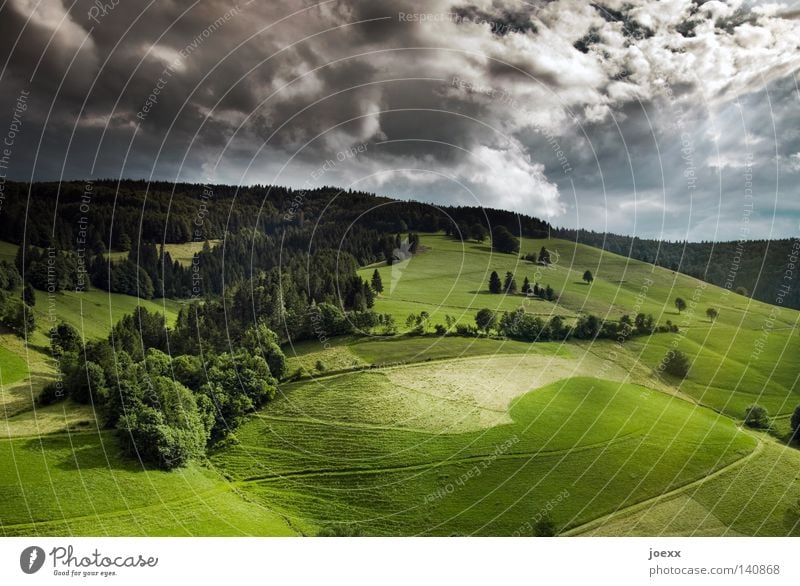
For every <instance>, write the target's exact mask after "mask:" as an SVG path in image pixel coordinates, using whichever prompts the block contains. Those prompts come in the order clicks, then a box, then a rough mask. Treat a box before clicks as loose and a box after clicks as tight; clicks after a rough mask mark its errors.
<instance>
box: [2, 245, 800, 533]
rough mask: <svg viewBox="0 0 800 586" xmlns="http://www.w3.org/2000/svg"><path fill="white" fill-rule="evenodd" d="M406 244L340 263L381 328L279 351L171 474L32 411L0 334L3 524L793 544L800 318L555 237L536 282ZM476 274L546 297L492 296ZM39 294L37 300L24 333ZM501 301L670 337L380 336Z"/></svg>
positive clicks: (72, 421)
mask: <svg viewBox="0 0 800 586" xmlns="http://www.w3.org/2000/svg"><path fill="white" fill-rule="evenodd" d="M422 244H423V246H424V251H423V252H421V253H419V254H417V255H415V256H414V257H412V258H411V259H410V260H407V261H404V262H403V263H400V264H399V265H395V266H385V265H382V266H377V267H376V266H372V267H365V268H364V269H362V271H361V274H362V277H364V278H365V279H369V278H370V277H371V276H372V273H373V271H374V270H375V269H376V268H377V270H378V271H379V273H380V274H381V277H382V282H383V286H384V291H383V293H382V294H381V295H379V296H378V297H377V298H376V302H375V310H376V311H379V312H381V313H389V314H391V315H393V316H394V317H395V320H396V322H397V324H398V326H399V330H400V332H399V333H398V334H397V335H393V336H388V337H387V336H379V335H373V336H350V337H343V338H336V339H332V340H327V344H323V343H322V342H320V341H317V340H310V341H308V340H307V341H304V342H301V343H297V344H294V345H287V346H286V347H285V348H284V351H285V353H286V356H287V359H288V366H289V369H288V370H289V372H290V373H294V372H299V373H300V375H301V376H300V377H299V378H296V379H295V380H290V381H285V382H283V383H281V385H280V389H279V393H278V396H277V397H276V398H275V400H273V401H272V402H270V403H269V404H267V405H266V407H264V408H263V409H261V410H260V411H258V412H256V413H253V414H251V416H250V417H249V418H248V420H247V421H246V422H245V423H244V425H242V426H241V427H240V428H239V429H238V430H237V431H236V434H235V437H234V438H232V439H231V441H228V442H226V443H225V444H223V445H220V446H218V447H217V448H216V449H215V450H214V451H213V452H212V453H211V454H210V455H209V457H208V458H207V459H206V460H205V461H203V462H196V463H193V464H191V465H190V466H188V467H187V468H183V469H179V470H176V471H173V472H160V471H153V470H147V469H145V467H144V466H143V465H141V464H140V463H138V462H136V461H135V460H132V459H130V458H124V457H122V456H121V455H120V448H119V446H118V444H117V441H116V439H115V438H114V436H113V434H112V433H111V432H109V431H104V430H98V429H97V423H96V418H95V417H94V413H92V411H91V408H90V407H87V406H80V405H76V404H73V403H70V402H65V403H63V404H56V405H51V406H49V407H45V408H39V407H34V405H33V402H32V397H33V396H35V393H36V392H37V387H36V384H39V383H40V382H41V381H43V380H48V377H50V378H51V377H52V376H53V374H52V365H49V362H48V360H49V359H48V357H47V355H46V354H42V352H41V351H40V349H41V348H42V347H43V346H44V344H45V343H46V338H45V337H44V335H43V334H42V333H39V334H36V336H34V338H33V339H32V341H31V344H28V345H26V344H25V343H24V342H22V341H20V340H19V339H18V338H16V337H14V336H12V334H10V333H2V339H3V340H4V343H3V346H2V349H1V350H0V367H1V368H2V370H0V372H2V375H3V377H4V382H3V385H4V388H3V405H4V406H5V408H6V415H5V418H4V425H3V426H0V468H2V474H0V530H2V533H3V534H5V535H67V534H69V535H316V534H317V533H318V532H319V531H320V530H322V529H325V528H328V527H333V526H341V525H347V526H348V527H349V528H350V529H351V530H354V531H357V532H358V533H361V534H366V535H532V534H533V533H534V532H535V526H536V524H537V521H539V520H541V519H542V518H545V517H546V518H549V519H550V520H551V521H552V523H553V525H554V527H555V529H556V531H557V532H558V533H559V534H564V535H796V534H798V533H799V528H800V506H799V505H798V501H799V500H800V488H798V485H797V482H796V479H797V470H798V467H799V466H800V452H798V451H797V449H796V448H795V447H793V446H789V445H787V444H786V443H785V442H784V441H782V437H781V436H782V435H784V434H785V433H786V431H788V416H789V415H790V414H791V413H792V411H793V410H794V408H795V407H796V406H797V405H798V404H800V386H798V373H800V352H798V350H800V337H798V336H800V333H799V332H800V330H799V329H798V327H797V326H798V317H800V312H797V311H792V310H788V309H785V308H780V307H776V306H772V305H767V304H764V303H760V302H756V301H753V300H751V299H749V298H747V297H743V296H740V295H737V294H735V293H729V292H726V291H724V290H723V289H720V288H718V287H714V286H711V285H707V284H705V283H703V282H701V281H698V280H696V279H693V278H691V277H687V276H685V275H682V274H679V273H674V272H672V271H669V270H665V269H662V268H657V267H654V266H653V265H650V264H647V263H642V262H638V261H632V260H629V259H626V258H624V257H620V256H617V255H614V254H610V253H605V252H602V251H600V250H598V249H594V248H590V247H587V246H582V245H576V244H574V243H571V242H566V241H561V240H523V241H522V248H521V253H522V254H524V253H527V252H537V253H538V251H539V249H540V248H541V247H542V246H545V247H546V248H548V249H549V250H550V251H551V258H552V259H554V262H553V264H551V265H550V266H548V267H544V266H541V265H536V264H533V263H530V262H527V261H525V260H523V259H522V258H521V257H520V255H510V254H498V253H493V252H492V251H491V250H490V248H489V247H488V245H486V244H481V243H477V242H465V243H462V242H458V241H454V240H451V239H449V238H447V237H445V236H444V235H440V234H423V235H422ZM0 253H2V250H1V249H0ZM587 269H588V270H590V271H591V272H592V273H593V275H594V281H593V282H592V283H591V284H586V283H585V282H584V281H583V280H582V278H581V277H582V275H583V273H584V271H585V270H587ZM492 271H497V272H498V274H499V275H500V276H501V278H502V277H503V276H504V275H505V273H506V272H507V271H511V272H513V273H514V275H515V278H516V282H517V284H518V286H521V284H522V281H523V279H524V278H525V277H526V276H527V277H528V278H529V279H530V281H531V282H532V283H533V282H538V283H539V284H540V285H550V286H551V287H552V288H553V289H554V290H555V292H556V293H557V294H558V295H559V299H558V300H557V302H550V301H544V300H540V299H535V300H533V299H528V298H526V297H525V296H523V295H519V294H517V295H502V294H491V293H489V292H488V288H487V282H488V278H489V274H490V273H491V272H492ZM56 297H57V299H56V305H55V310H53V309H52V308H51V309H50V310H49V311H50V312H51V313H52V312H53V311H55V313H56V314H57V315H58V316H59V318H60V319H64V320H67V321H69V322H71V323H73V324H74V325H75V326H76V327H77V328H78V329H79V331H82V332H84V335H85V336H86V337H87V338H89V337H97V336H102V335H106V334H107V332H108V330H109V328H110V327H111V325H112V324H113V323H114V322H115V321H116V320H117V319H119V318H120V317H122V315H124V314H125V313H128V312H130V311H131V310H132V309H133V308H135V306H136V305H137V304H147V307H148V309H159V310H160V311H163V312H165V314H166V315H167V317H168V319H174V316H175V315H176V312H177V311H178V309H179V305H178V303H176V302H172V301H162V300H154V301H149V302H145V301H140V300H137V299H135V298H132V297H125V296H118V295H109V294H107V293H105V292H99V291H98V292H95V291H92V292H88V293H81V294H74V293H72V294H70V293H65V294H59V295H57V296H56ZM676 297H682V298H683V299H685V300H686V301H687V304H688V307H687V308H686V309H685V310H683V311H682V312H680V313H679V312H678V310H677V309H676V307H675V304H674V300H675V298H676ZM47 303H48V299H47V296H46V294H44V293H42V292H37V304H36V308H35V311H36V313H37V318H38V319H39V320H40V323H44V321H45V319H46V318H47V316H48V315H49V314H48V307H47V305H46V304H47ZM518 307H522V308H523V309H524V310H525V311H526V312H530V313H532V314H536V315H538V316H541V317H542V318H543V319H549V317H550V316H553V315H560V316H562V317H563V318H564V319H565V320H566V321H567V322H568V323H571V322H572V321H574V320H576V319H577V318H578V317H579V316H581V315H584V314H590V313H591V314H594V315H597V316H599V317H601V318H604V319H611V320H618V319H619V318H620V317H621V316H622V315H625V314H629V315H631V317H633V316H634V315H635V314H636V313H639V312H644V313H651V314H652V315H653V317H654V319H655V321H656V322H657V323H658V324H661V325H663V324H666V322H667V320H670V321H671V322H672V323H674V324H677V325H678V326H679V331H678V332H677V333H655V334H653V335H650V336H637V337H633V338H630V339H628V340H626V341H624V342H623V343H617V342H615V341H613V340H597V341H594V342H589V341H579V340H570V341H568V342H534V343H526V342H518V341H512V340H506V339H500V338H498V337H488V336H483V337H477V338H466V337H458V336H450V335H448V336H440V335H436V334H434V333H432V331H431V332H429V333H427V334H425V335H408V334H406V333H404V332H403V330H404V329H405V325H404V324H405V318H406V316H407V315H408V314H409V313H419V312H421V311H426V312H428V313H429V314H430V316H431V322H432V323H433V324H436V323H440V324H444V323H445V316H448V315H449V316H451V317H452V318H455V319H456V320H458V321H459V322H461V323H464V324H474V318H475V314H476V312H477V311H478V310H479V309H481V308H491V309H495V310H508V311H511V310H514V309H516V308H518ZM709 307H713V308H715V309H716V310H717V311H718V312H719V315H718V317H717V318H716V319H715V320H713V321H712V320H710V319H709V318H708V317H707V316H706V309H708V308H709ZM6 342H7V343H6ZM672 349H680V350H681V351H683V352H684V353H686V355H687V356H688V357H689V359H690V363H691V364H690V369H689V374H688V376H687V378H685V379H676V378H674V377H671V376H669V375H666V374H664V373H663V372H661V371H660V370H659V365H660V363H661V361H662V359H663V358H664V355H665V354H666V353H667V352H668V351H670V350H672ZM48 368H49V369H50V370H48ZM14 385H16V386H14ZM12 388H13V389H15V390H14V393H11V392H10V390H7V389H12ZM39 388H40V387H39ZM752 403H758V404H760V405H762V406H764V407H765V408H766V409H767V410H768V412H769V414H770V415H771V416H772V417H774V418H775V419H774V430H773V432H772V433H769V432H767V431H755V430H752V429H750V428H748V427H746V426H745V425H744V424H743V418H744V410H745V408H746V407H747V406H748V405H750V404H752Z"/></svg>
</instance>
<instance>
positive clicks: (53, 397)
mask: <svg viewBox="0 0 800 586" xmlns="http://www.w3.org/2000/svg"><path fill="white" fill-rule="evenodd" d="M66 398H67V393H65V392H64V388H63V386H62V385H59V384H58V383H50V384H48V385H45V387H44V388H43V389H42V390H41V392H40V393H39V396H38V397H37V398H36V402H37V403H38V404H39V405H42V406H45V405H52V404H53V403H57V402H58V401H63V400H64V399H66Z"/></svg>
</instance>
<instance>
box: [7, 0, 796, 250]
mask: <svg viewBox="0 0 800 586" xmlns="http://www.w3.org/2000/svg"><path fill="white" fill-rule="evenodd" d="M0 6H1V7H2V8H0V62H2V64H3V66H2V69H0V137H3V139H4V140H5V141H6V145H5V147H4V148H6V149H8V150H7V151H6V152H5V166H6V167H7V168H0V173H4V174H6V175H7V176H8V177H9V178H12V179H20V180H30V179H48V180H52V179H58V178H65V179H75V178H86V177H114V178H117V177H126V178H145V179H146V178H157V179H166V180H179V181H196V182H225V183H235V184H253V183H273V184H283V185H291V186H294V187H298V188H302V187H315V186H321V185H337V186H342V187H345V188H353V189H363V190H369V191H376V192H379V193H381V194H385V195H389V196H394V197H399V198H413V199H421V200H425V201H431V202H437V203H464V204H471V205H483V206H487V207H499V208H507V209H512V210H519V211H522V212H526V213H529V214H532V215H535V216H539V217H544V218H547V219H549V220H550V221H551V222H552V223H553V224H555V225H559V226H570V227H575V226H580V227H584V228H588V229H594V230H598V231H602V230H608V231H613V232H617V233H626V234H637V235H640V236H642V237H659V238H668V239H682V238H688V239H690V240H710V239H736V238H739V237H740V236H745V237H750V238H756V237H758V238H762V237H794V236H798V235H800V226H799V224H800V189H799V188H800V90H799V89H798V88H799V87H800V86H799V85H798V69H799V68H800V6H798V3H797V2H794V3H783V4H780V3H753V4H747V3H744V2H742V1H740V0H727V1H718V0H711V1H707V2H703V1H700V0H664V1H661V2H651V1H646V0H625V1H624V2H623V1H618V0H599V1H598V2H597V3H595V4H589V3H586V2H583V1H577V0H575V1H571V0H553V1H544V0H539V1H534V2H513V1H503V0H474V1H465V2H461V1H459V0H433V1H424V2H423V1H421V0H420V1H418V2H409V1H406V0H392V1H391V2H388V1H386V2H382V1H376V0H349V1H326V2H321V3H311V2H304V1H303V0H291V1H289V0H270V1H269V2H262V1H259V0H256V1H252V2H248V1H247V0H240V1H239V3H238V4H236V3H235V0H199V1H197V2H195V3H194V4H192V3H191V2H189V1H186V2H177V1H172V0H165V1H162V0H159V1H158V2H156V1H152V2H150V3H147V2H146V1H145V0H106V1H105V6H103V3H102V2H96V3H95V2H93V1H88V0H76V1H75V2H74V3H73V2H71V0H69V1H68V0H63V2H59V1H58V0H5V1H4V2H3V3H2V4H0ZM20 98H22V100H21V101H20ZM22 102H24V111H22V110H23V107H22V106H20V104H21V103H22ZM9 141H10V142H11V143H12V144H11V145H10V146H9V145H8V142H9ZM0 154H3V153H2V151H1V150H0Z"/></svg>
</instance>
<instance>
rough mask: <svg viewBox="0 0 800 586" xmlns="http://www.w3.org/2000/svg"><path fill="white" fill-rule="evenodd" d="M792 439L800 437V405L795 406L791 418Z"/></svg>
mask: <svg viewBox="0 0 800 586" xmlns="http://www.w3.org/2000/svg"><path fill="white" fill-rule="evenodd" d="M791 425H792V439H795V440H797V439H800V405H798V406H797V407H795V408H794V413H792V419H791Z"/></svg>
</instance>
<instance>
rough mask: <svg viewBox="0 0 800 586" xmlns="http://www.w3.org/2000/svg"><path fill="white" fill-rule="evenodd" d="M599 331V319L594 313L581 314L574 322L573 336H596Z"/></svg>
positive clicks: (588, 338)
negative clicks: (576, 321)
mask: <svg viewBox="0 0 800 586" xmlns="http://www.w3.org/2000/svg"><path fill="white" fill-rule="evenodd" d="M599 332H600V319H599V318H598V317H597V316H596V315H591V314H589V315H582V316H580V317H579V318H578V323H576V324H575V336H577V337H578V338H581V339H584V340H591V339H594V338H595V337H597V334H598V333H599Z"/></svg>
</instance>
